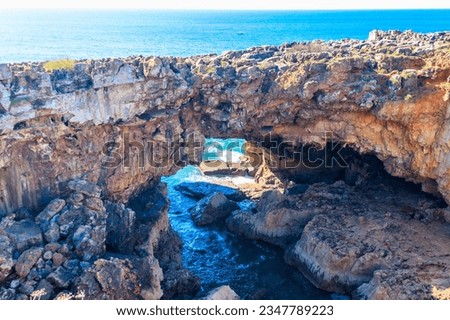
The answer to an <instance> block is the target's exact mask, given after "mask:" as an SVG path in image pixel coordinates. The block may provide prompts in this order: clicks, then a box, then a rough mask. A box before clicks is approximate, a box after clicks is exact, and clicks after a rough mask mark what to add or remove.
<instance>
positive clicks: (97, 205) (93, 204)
mask: <svg viewBox="0 0 450 320" xmlns="http://www.w3.org/2000/svg"><path fill="white" fill-rule="evenodd" d="M84 204H85V206H86V207H87V208H89V209H91V210H93V211H105V207H104V206H103V201H102V200H101V199H99V198H88V199H86V200H85V201H84Z"/></svg>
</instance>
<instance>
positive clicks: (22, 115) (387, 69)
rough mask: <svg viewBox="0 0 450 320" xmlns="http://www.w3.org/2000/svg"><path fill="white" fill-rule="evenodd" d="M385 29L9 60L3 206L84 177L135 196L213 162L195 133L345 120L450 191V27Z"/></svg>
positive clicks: (331, 124)
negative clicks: (164, 178)
mask: <svg viewBox="0 0 450 320" xmlns="http://www.w3.org/2000/svg"><path fill="white" fill-rule="evenodd" d="M374 34H376V36H375V35H372V36H371V40H368V41H356V40H342V41H331V42H322V41H314V42H311V43H293V44H288V45H283V46H279V47H274V46H265V47H259V48H252V49H248V50H244V51H237V52H226V53H224V54H223V55H220V56H216V55H208V56H198V57H190V58H172V57H168V58H158V57H147V58H143V57H135V58H128V59H106V60H86V61H78V62H77V63H76V64H75V68H74V69H73V70H55V71H53V72H52V73H50V74H49V73H47V72H45V71H44V68H43V64H42V63H34V64H10V65H1V68H0V69H1V76H0V101H1V107H0V109H1V110H2V112H1V116H0V132H1V134H0V155H1V157H0V159H1V162H0V168H2V171H1V175H0V199H1V201H0V212H2V214H6V213H9V212H13V211H15V210H17V209H19V208H21V207H24V206H25V207H27V208H32V209H34V210H36V209H37V210H39V209H41V208H42V207H44V206H45V205H46V204H48V202H49V201H50V200H51V199H54V198H56V197H58V196H59V195H60V194H62V193H64V192H65V191H66V190H67V189H66V188H67V183H68V182H69V181H71V180H73V179H75V178H83V179H85V180H88V181H91V182H95V183H97V184H98V185H99V186H100V187H101V188H102V190H103V191H104V193H105V196H107V197H108V198H109V199H111V200H113V201H127V200H128V199H129V198H130V197H131V196H132V195H133V194H135V193H136V191H138V190H141V189H142V187H143V186H145V185H146V184H148V183H149V181H151V180H152V179H153V178H155V177H158V176H161V175H164V174H167V173H169V172H173V171H174V170H176V165H177V164H182V163H186V161H192V162H199V161H200V155H201V152H193V150H192V149H191V150H188V149H187V148H186V146H187V145H188V144H190V143H191V142H192V143H193V145H194V146H195V145H196V146H197V147H199V148H200V149H201V145H202V143H201V142H200V143H194V142H193V140H192V139H190V137H191V136H192V134H193V133H196V134H197V140H198V141H200V140H201V139H202V137H203V136H210V137H212V136H214V137H233V136H239V137H243V138H246V139H247V140H254V141H255V142H260V141H263V140H262V138H263V137H264V136H265V135H266V134H267V133H271V135H272V137H273V138H274V140H275V141H284V142H287V143H288V144H287V145H293V146H299V145H302V144H311V143H314V144H317V145H318V146H320V145H322V146H323V145H324V143H325V142H326V141H329V140H330V137H328V136H326V135H325V134H324V132H333V135H334V139H337V140H340V141H343V142H344V143H345V144H347V145H349V146H352V148H354V149H355V150H358V151H359V152H361V153H373V154H375V155H376V156H377V157H378V158H379V159H381V160H382V161H383V162H384V165H385V167H386V169H387V170H388V172H389V173H390V174H392V175H394V176H399V177H403V178H405V179H408V180H410V181H414V182H417V183H422V184H423V186H424V189H425V190H427V191H430V192H439V193H440V194H442V195H443V196H444V198H445V199H447V200H449V199H450V196H449V194H450V191H449V190H450V180H449V178H448V177H450V175H449V174H448V165H447V163H448V161H447V160H448V159H447V155H448V154H450V153H449V152H448V151H449V150H448V146H447V141H448V131H449V130H448V127H447V121H446V119H447V107H448V98H449V94H448V92H449V82H448V77H449V75H450V73H449V61H450V60H449V56H448V55H449V53H448V41H449V34H448V33H435V34H426V35H425V34H416V33H412V32H404V33H400V32H389V33H384V32H378V33H374ZM425 128H426V130H425ZM198 141H197V142H198ZM148 142H150V143H148ZM169 142H171V143H169ZM164 154H169V155H172V160H171V161H169V162H164V158H166V157H165V156H164ZM286 154H289V152H287V153H286ZM161 161H163V162H161Z"/></svg>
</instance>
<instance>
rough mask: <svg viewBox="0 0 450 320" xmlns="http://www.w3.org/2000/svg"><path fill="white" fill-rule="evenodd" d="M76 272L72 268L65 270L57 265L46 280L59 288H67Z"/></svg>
mask: <svg viewBox="0 0 450 320" xmlns="http://www.w3.org/2000/svg"><path fill="white" fill-rule="evenodd" d="M75 277H76V274H74V273H73V271H72V270H67V269H66V268H64V267H58V268H57V269H56V270H55V271H54V272H52V273H50V274H49V275H48V277H47V281H48V282H50V283H51V284H52V285H53V286H55V287H56V288H60V289H65V288H68V287H69V286H70V284H71V282H72V280H73V279H74V278H75Z"/></svg>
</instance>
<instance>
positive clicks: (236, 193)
mask: <svg viewBox="0 0 450 320" xmlns="http://www.w3.org/2000/svg"><path fill="white" fill-rule="evenodd" d="M175 189H176V190H177V191H179V192H181V193H182V194H184V195H186V196H188V197H192V198H194V199H198V200H200V199H203V198H205V197H207V196H209V195H212V194H214V193H221V194H223V195H224V196H225V197H227V198H228V199H229V200H232V201H237V202H239V201H242V200H245V198H246V195H245V193H243V192H242V191H240V190H238V189H236V187H235V186H225V185H220V184H214V183H210V182H182V183H180V184H178V185H176V186H175Z"/></svg>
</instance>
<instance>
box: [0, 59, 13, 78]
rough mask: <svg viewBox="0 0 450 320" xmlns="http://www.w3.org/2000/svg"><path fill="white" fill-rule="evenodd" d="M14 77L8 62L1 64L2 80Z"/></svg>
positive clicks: (0, 76)
mask: <svg viewBox="0 0 450 320" xmlns="http://www.w3.org/2000/svg"><path fill="white" fill-rule="evenodd" d="M11 77H12V73H11V70H10V69H9V67H8V65H7V64H6V63H1V64H0V80H9V79H11Z"/></svg>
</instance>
